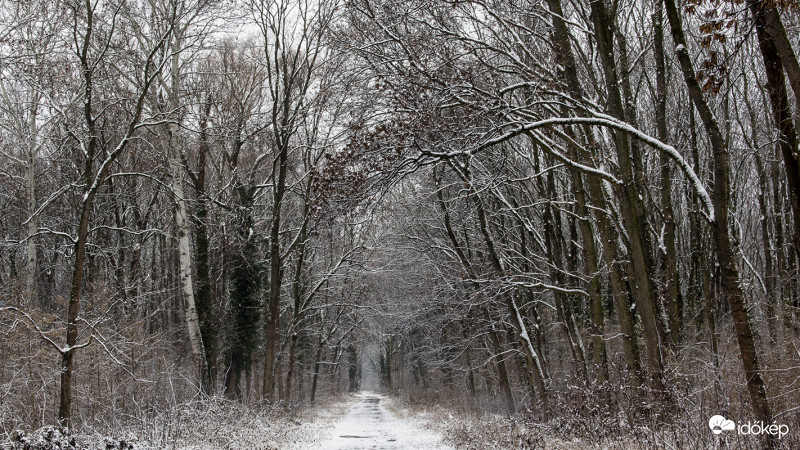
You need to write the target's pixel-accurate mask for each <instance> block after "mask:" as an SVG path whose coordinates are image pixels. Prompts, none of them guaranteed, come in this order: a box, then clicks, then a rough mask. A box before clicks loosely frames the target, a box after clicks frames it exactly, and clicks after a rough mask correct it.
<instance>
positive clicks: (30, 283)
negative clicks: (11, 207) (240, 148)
mask: <svg viewBox="0 0 800 450" xmlns="http://www.w3.org/2000/svg"><path fill="white" fill-rule="evenodd" d="M37 97H38V95H37ZM37 104H38V99H36V100H34V102H33V105H34V107H33V110H32V111H31V115H30V117H29V118H28V131H29V133H30V136H29V139H30V143H29V144H28V151H27V154H26V156H27V161H26V162H27V164H26V171H25V185H26V189H27V191H28V230H27V231H28V254H27V256H26V261H25V266H26V267H25V270H26V272H27V273H26V280H25V298H26V300H27V302H28V304H29V305H32V304H33V301H34V300H33V298H34V296H35V295H36V266H37V264H38V262H37V260H36V236H35V234H36V232H37V231H38V230H39V221H38V220H37V218H36V158H37V156H38V153H39V143H38V139H37V137H38V133H37V128H36V116H37V114H36V112H37V111H36V105H37Z"/></svg>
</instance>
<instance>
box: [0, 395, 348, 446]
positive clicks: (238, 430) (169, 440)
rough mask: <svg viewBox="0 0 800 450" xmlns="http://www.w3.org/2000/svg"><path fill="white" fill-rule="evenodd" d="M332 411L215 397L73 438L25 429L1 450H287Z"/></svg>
mask: <svg viewBox="0 0 800 450" xmlns="http://www.w3.org/2000/svg"><path fill="white" fill-rule="evenodd" d="M326 403H328V402H323V405H324V404H326ZM330 409H331V407H330V406H318V407H316V408H315V409H313V410H312V409H308V408H304V409H299V410H295V411H291V412H287V411H285V410H283V409H281V408H262V407H258V406H251V405H247V404H243V403H239V402H234V401H229V400H225V399H224V398H221V397H212V398H209V399H205V400H202V401H199V400H198V401H193V402H190V403H186V404H183V405H178V406H175V407H173V408H171V409H169V410H166V411H159V412H158V413H152V414H141V415H139V416H136V417H126V418H114V419H113V420H112V419H110V418H109V419H108V420H99V421H97V422H95V423H93V424H87V425H84V426H83V427H81V429H80V430H76V432H74V433H71V434H69V435H67V434H66V433H64V432H63V431H62V430H60V429H59V428H57V427H43V428H41V429H39V430H34V431H30V430H28V431H23V430H20V431H16V432H14V433H12V434H11V435H10V436H8V437H7V438H6V439H5V440H4V441H2V442H0V449H2V450H6V449H15V450H16V449H26V450H27V449H32V450H55V449H65V450H66V449H126V450H127V449H137V450H138V449H142V450H144V449H164V448H171V449H283V448H287V447H291V446H294V445H295V444H296V443H297V442H302V441H304V440H305V439H307V434H308V428H307V426H311V425H310V424H309V423H308V422H309V421H310V420H311V419H313V420H318V417H319V416H320V415H325V414H326V413H325V411H329V410H330ZM331 414H335V412H333V413H331ZM112 423H113V424H114V425H111V424H112Z"/></svg>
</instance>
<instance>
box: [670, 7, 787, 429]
mask: <svg viewBox="0 0 800 450" xmlns="http://www.w3.org/2000/svg"><path fill="white" fill-rule="evenodd" d="M664 6H665V7H666V12H667V18H668V19H669V24H670V31H671V34H672V40H673V41H674V43H675V46H676V48H675V53H676V54H677V56H678V60H679V62H680V65H681V70H682V72H683V78H684V82H685V83H686V87H687V88H688V90H689V96H690V98H691V99H692V103H694V107H695V109H697V112H698V114H699V116H700V119H701V120H702V122H703V126H704V127H705V130H706V133H707V134H708V138H709V141H710V142H711V151H712V156H713V157H712V163H713V173H714V191H713V195H712V198H711V199H712V203H713V206H714V217H713V221H712V222H711V233H712V239H713V241H714V246H715V250H716V256H717V262H718V263H719V266H720V270H721V275H722V280H721V282H722V294H723V296H724V297H726V298H727V300H728V304H729V305H730V308H731V315H732V316H733V323H734V331H735V332H736V340H737V342H738V344H739V353H740V357H741V360H742V365H743V367H744V372H745V377H746V380H747V390H748V393H749V395H750V403H751V405H750V406H751V408H752V409H753V413H754V415H755V417H754V419H755V420H760V421H762V422H763V423H764V424H770V423H772V412H771V411H770V407H769V402H768V400H767V389H766V386H765V383H764V378H763V375H762V371H761V366H760V364H759V362H758V354H757V351H756V345H755V339H754V337H753V329H752V326H751V324H750V318H749V317H748V314H747V305H746V304H745V299H744V294H743V292H742V289H741V287H740V286H739V281H740V279H739V272H738V269H737V267H736V260H735V257H734V252H733V244H732V242H731V236H730V227H729V225H728V202H729V199H730V184H729V182H730V181H729V171H730V169H729V160H728V159H729V155H728V148H727V146H726V145H725V140H724V138H723V136H722V133H721V132H720V130H719V126H718V124H717V121H716V119H715V118H714V115H713V113H712V112H711V109H710V108H709V106H708V103H706V100H705V98H704V97H703V92H702V89H701V88H700V85H699V83H698V82H697V78H696V73H695V70H694V66H693V65H692V60H691V57H690V56H689V52H688V49H687V46H686V38H685V37H684V33H683V28H682V26H681V21H680V16H679V15H678V9H677V7H676V5H675V1H674V0H664Z"/></svg>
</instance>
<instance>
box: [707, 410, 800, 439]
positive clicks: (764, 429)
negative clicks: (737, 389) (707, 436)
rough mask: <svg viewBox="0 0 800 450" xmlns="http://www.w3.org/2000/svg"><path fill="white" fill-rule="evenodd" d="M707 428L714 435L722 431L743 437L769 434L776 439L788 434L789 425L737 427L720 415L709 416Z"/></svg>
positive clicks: (750, 424)
mask: <svg viewBox="0 0 800 450" xmlns="http://www.w3.org/2000/svg"><path fill="white" fill-rule="evenodd" d="M708 428H711V432H712V433H714V434H720V433H722V432H723V431H733V430H737V431H738V432H739V434H743V435H757V436H758V435H763V434H771V435H776V436H778V439H780V438H782V437H784V436H786V435H787V434H789V425H783V424H781V425H779V424H775V423H773V424H771V425H764V423H763V422H761V421H756V422H747V423H742V424H739V426H738V427H737V426H736V423H734V421H732V420H728V419H726V418H724V417H722V416H720V415H715V416H711V418H710V419H708Z"/></svg>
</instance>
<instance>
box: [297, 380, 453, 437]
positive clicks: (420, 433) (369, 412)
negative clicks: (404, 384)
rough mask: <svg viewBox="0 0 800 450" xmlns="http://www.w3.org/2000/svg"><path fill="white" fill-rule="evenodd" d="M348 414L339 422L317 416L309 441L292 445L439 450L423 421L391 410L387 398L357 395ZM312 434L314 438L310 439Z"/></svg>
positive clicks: (348, 409) (433, 433) (341, 417)
mask: <svg viewBox="0 0 800 450" xmlns="http://www.w3.org/2000/svg"><path fill="white" fill-rule="evenodd" d="M347 407H348V408H347V410H346V411H347V412H346V413H345V414H343V415H342V416H340V417H339V418H338V419H337V418H335V417H331V416H330V415H320V416H319V418H318V420H317V421H315V423H314V424H312V425H311V427H310V429H309V431H315V433H309V440H307V441H305V442H297V443H295V447H293V448H297V449H301V448H302V449H308V448H315V449H320V450H338V449H441V450H446V449H450V448H451V447H450V446H448V445H445V444H444V443H443V442H442V439H443V437H442V435H441V434H439V433H438V432H436V431H434V430H433V429H432V428H431V426H430V424H429V423H427V421H426V420H425V419H424V418H422V417H417V416H415V415H411V414H406V413H405V411H399V410H397V409H396V408H394V407H393V400H392V399H391V398H389V397H386V396H383V395H380V394H376V393H371V392H360V393H358V394H356V395H354V396H353V397H352V398H351V400H349V401H348V402H347ZM311 434H314V435H315V436H311Z"/></svg>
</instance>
